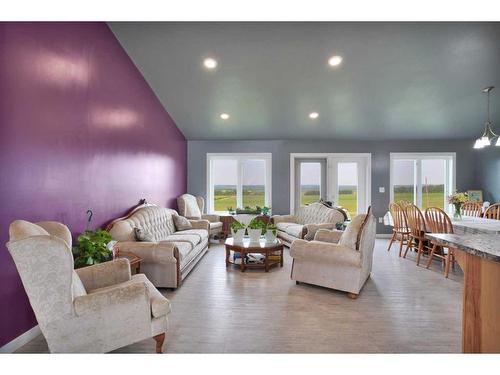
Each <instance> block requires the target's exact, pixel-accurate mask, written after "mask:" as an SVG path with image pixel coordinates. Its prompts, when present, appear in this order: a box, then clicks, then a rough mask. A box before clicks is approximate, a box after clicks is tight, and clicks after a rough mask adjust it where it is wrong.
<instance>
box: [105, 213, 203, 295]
mask: <svg viewBox="0 0 500 375" xmlns="http://www.w3.org/2000/svg"><path fill="white" fill-rule="evenodd" d="M174 216H178V213H177V211H175V210H172V209H169V208H164V207H159V206H155V205H150V204H145V205H143V206H139V207H137V208H135V209H134V210H133V211H132V212H131V213H129V214H128V215H127V216H126V217H124V218H120V219H117V220H115V221H113V222H112V223H111V224H110V225H109V226H108V228H107V229H108V230H109V232H110V234H111V236H112V237H113V239H114V240H117V241H118V242H117V243H116V245H115V246H116V247H117V248H118V249H119V251H130V252H132V253H134V254H136V255H138V256H139V257H141V258H142V262H141V272H143V273H144V274H146V276H147V278H148V279H149V280H151V282H152V283H153V285H154V286H156V287H160V288H177V287H178V286H180V284H181V282H182V280H183V279H184V278H185V277H186V276H187V274H188V273H189V272H190V271H191V270H192V269H193V267H194V266H195V265H196V263H198V261H199V260H200V259H201V257H202V256H203V255H204V254H205V253H206V251H207V249H208V232H209V228H210V225H209V222H208V220H189V222H190V223H191V226H192V228H190V229H186V230H177V229H176V227H175V223H174ZM135 228H139V229H140V230H142V231H144V232H146V233H148V235H150V236H152V238H151V240H149V241H137V239H136V236H135Z"/></svg>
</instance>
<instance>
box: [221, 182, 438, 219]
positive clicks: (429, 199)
mask: <svg viewBox="0 0 500 375" xmlns="http://www.w3.org/2000/svg"><path fill="white" fill-rule="evenodd" d="M398 190H405V189H396V191H395V192H394V201H395V202H398V201H400V200H408V201H410V202H413V193H412V192H409V191H398ZM300 201H301V203H302V204H310V203H314V202H317V201H319V194H311V192H307V190H306V191H302V193H301V200H300ZM264 202H265V198H264V191H263V190H260V189H255V188H253V189H244V190H243V206H244V207H246V206H249V207H255V206H260V207H262V206H264V205H265V204H264ZM336 204H337V205H339V206H342V207H344V208H345V209H347V210H348V211H349V213H350V214H351V216H354V215H356V214H357V192H356V190H354V189H347V188H343V189H341V190H340V196H339V201H338V202H336ZM236 206H237V204H236V189H231V188H224V189H217V190H216V191H215V210H216V211H227V209H228V207H232V208H236ZM427 207H439V208H441V209H444V189H443V191H433V192H430V193H428V194H426V193H425V192H424V193H423V195H422V207H421V208H422V209H426V208H427Z"/></svg>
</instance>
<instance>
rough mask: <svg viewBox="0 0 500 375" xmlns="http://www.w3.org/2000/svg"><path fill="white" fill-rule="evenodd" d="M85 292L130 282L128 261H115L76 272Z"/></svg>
mask: <svg viewBox="0 0 500 375" xmlns="http://www.w3.org/2000/svg"><path fill="white" fill-rule="evenodd" d="M75 271H76V273H77V274H78V276H79V277H80V280H82V283H83V286H84V287H85V290H87V292H88V291H90V290H94V289H98V288H104V287H106V286H110V285H115V284H120V283H124V282H125V281H129V280H130V277H131V276H130V262H129V260H128V259H115V260H113V261H110V262H104V263H99V264H95V265H93V266H88V267H84V268H79V269H77V270H75Z"/></svg>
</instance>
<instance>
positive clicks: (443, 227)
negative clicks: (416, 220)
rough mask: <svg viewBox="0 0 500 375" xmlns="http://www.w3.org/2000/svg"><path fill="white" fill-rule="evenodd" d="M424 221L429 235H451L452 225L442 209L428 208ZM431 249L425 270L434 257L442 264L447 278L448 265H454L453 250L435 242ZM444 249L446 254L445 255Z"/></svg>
mask: <svg viewBox="0 0 500 375" xmlns="http://www.w3.org/2000/svg"><path fill="white" fill-rule="evenodd" d="M425 220H426V223H427V229H428V230H429V231H430V232H431V233H453V224H452V223H451V220H450V217H449V216H448V215H447V214H446V212H444V211H443V210H442V209H440V208H437V207H429V208H428V209H426V210H425ZM431 243H432V249H431V253H430V255H429V260H428V261H427V268H429V267H430V265H431V263H432V258H434V257H436V258H439V259H441V261H443V262H444V276H445V277H446V278H448V274H449V272H450V263H452V264H453V265H454V264H455V256H454V254H453V250H452V249H451V248H449V247H447V246H442V245H440V244H438V243H437V242H435V241H432V240H431ZM445 248H446V253H445Z"/></svg>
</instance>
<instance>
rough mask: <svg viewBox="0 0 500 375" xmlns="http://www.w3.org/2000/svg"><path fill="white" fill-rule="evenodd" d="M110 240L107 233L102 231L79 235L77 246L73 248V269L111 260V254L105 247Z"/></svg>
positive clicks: (86, 232) (88, 231)
mask: <svg viewBox="0 0 500 375" xmlns="http://www.w3.org/2000/svg"><path fill="white" fill-rule="evenodd" d="M111 240H112V237H111V235H110V234H109V232H108V231H106V230H103V229H97V230H95V231H93V230H86V231H85V232H83V233H82V234H80V235H79V236H78V239H77V242H78V246H75V247H73V257H74V259H75V267H76V268H80V267H85V266H91V265H93V264H98V263H102V262H106V261H108V260H111V259H113V253H112V251H111V250H110V249H109V248H108V247H107V245H108V243H109V242H110V241H111Z"/></svg>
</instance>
